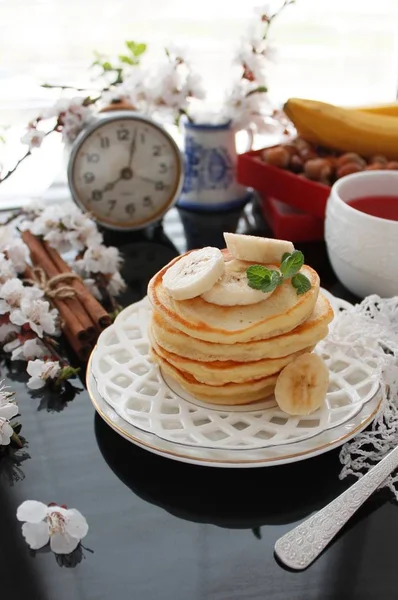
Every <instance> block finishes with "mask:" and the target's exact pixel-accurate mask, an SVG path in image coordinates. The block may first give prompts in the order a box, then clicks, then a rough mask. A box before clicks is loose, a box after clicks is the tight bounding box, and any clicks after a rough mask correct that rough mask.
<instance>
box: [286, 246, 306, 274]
mask: <svg viewBox="0 0 398 600" xmlns="http://www.w3.org/2000/svg"><path fill="white" fill-rule="evenodd" d="M284 257H285V258H284V260H282V263H281V266H280V270H281V273H282V275H283V277H284V278H285V279H289V277H293V275H295V274H296V273H298V271H300V269H301V267H302V266H303V264H304V254H303V253H302V252H300V250H294V252H292V253H291V254H289V256H286V254H284Z"/></svg>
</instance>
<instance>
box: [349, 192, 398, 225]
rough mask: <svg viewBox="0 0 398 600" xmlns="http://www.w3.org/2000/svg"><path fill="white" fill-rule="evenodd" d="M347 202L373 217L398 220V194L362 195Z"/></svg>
mask: <svg viewBox="0 0 398 600" xmlns="http://www.w3.org/2000/svg"><path fill="white" fill-rule="evenodd" d="M347 204H349V205H350V206H352V207H353V208H355V209H356V210H360V211H361V212H363V213H366V214H367V215H371V216H372V217H379V218H380V219H389V220H390V221H398V196H362V197H360V198H354V199H353V200H349V201H348V202H347Z"/></svg>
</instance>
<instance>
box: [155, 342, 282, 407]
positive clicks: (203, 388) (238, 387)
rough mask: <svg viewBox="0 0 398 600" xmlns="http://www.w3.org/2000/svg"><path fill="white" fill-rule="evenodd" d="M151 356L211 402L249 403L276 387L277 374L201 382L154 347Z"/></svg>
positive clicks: (175, 378) (202, 398)
mask: <svg viewBox="0 0 398 600" xmlns="http://www.w3.org/2000/svg"><path fill="white" fill-rule="evenodd" d="M150 356H151V358H152V360H153V361H154V362H157V363H158V364H159V366H160V367H161V369H162V371H163V372H164V373H165V374H166V375H169V376H170V377H171V378H172V379H173V380H174V381H176V382H177V383H179V384H180V386H181V387H182V388H183V389H184V390H185V391H186V392H188V393H189V394H191V395H192V396H194V397H195V398H198V399H200V400H204V401H205V402H209V403H210V404H224V405H225V404H229V405H233V404H249V403H251V402H256V401H257V400H262V399H264V398H267V397H269V396H270V395H271V394H272V393H273V391H274V389H275V384H276V380H277V375H270V376H269V377H264V378H262V379H256V380H253V381H248V382H244V383H227V384H224V385H218V386H212V385H206V384H205V383H200V382H199V381H197V380H196V379H195V378H194V377H193V376H192V375H190V374H189V373H184V372H183V371H180V370H179V369H176V368H175V367H174V366H173V365H171V364H170V363H168V362H167V361H166V360H164V359H163V358H162V357H161V356H159V354H157V353H156V351H155V350H154V349H151V351H150Z"/></svg>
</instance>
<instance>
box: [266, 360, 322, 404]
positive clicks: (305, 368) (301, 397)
mask: <svg viewBox="0 0 398 600" xmlns="http://www.w3.org/2000/svg"><path fill="white" fill-rule="evenodd" d="M328 386H329V371H328V368H327V366H326V364H325V363H324V361H323V360H322V358H321V357H320V356H318V354H313V353H309V352H306V353H305V354H302V355H301V356H299V357H298V358H295V359H294V360H293V361H292V362H290V363H289V364H288V365H287V366H286V367H285V368H284V369H283V370H282V371H281V372H280V374H279V377H278V380H277V382H276V386H275V400H276V402H277V404H278V406H279V408H281V409H282V410H283V411H284V412H286V413H287V414H289V415H309V414H310V413H312V412H314V411H315V410H317V409H318V408H320V407H321V406H322V404H323V402H324V400H325V396H326V392H327V390H328Z"/></svg>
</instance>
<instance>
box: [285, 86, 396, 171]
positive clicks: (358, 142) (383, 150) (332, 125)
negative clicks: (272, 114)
mask: <svg viewBox="0 0 398 600" xmlns="http://www.w3.org/2000/svg"><path fill="white" fill-rule="evenodd" d="M284 111H285V113H286V115H287V116H288V117H289V119H290V120H291V121H292V122H293V124H294V125H295V127H296V129H297V132H298V134H299V135H300V136H301V137H302V138H303V139H305V140H307V141H308V142H311V143H313V144H316V145H319V146H325V147H326V148H331V149H334V150H338V151H340V152H357V153H358V154H361V155H362V156H365V157H371V156H373V155H375V154H382V155H383V156H385V157H386V158H388V159H391V160H397V159H398V119H396V117H392V116H384V115H380V114H371V113H368V112H363V111H359V110H351V109H347V108H342V107H339V106H334V105H333V104H327V103H326V102H319V101H315V100H306V99H302V98H290V99H289V100H288V101H287V102H286V104H285V106H284Z"/></svg>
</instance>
